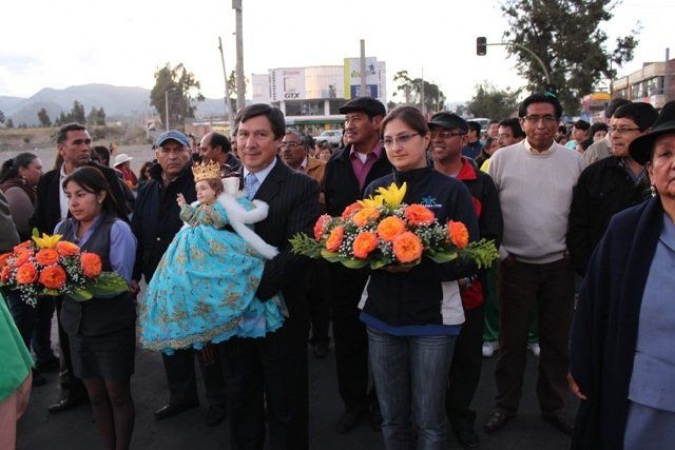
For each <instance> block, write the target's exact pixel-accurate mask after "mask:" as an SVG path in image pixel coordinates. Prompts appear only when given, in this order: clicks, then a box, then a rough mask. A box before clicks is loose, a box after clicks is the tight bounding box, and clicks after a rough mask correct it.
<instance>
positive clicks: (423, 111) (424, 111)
mask: <svg viewBox="0 0 675 450" xmlns="http://www.w3.org/2000/svg"><path fill="white" fill-rule="evenodd" d="M420 91H421V94H422V108H421V109H422V114H423V115H424V117H426V116H427V108H426V106H425V105H424V67H422V86H421V87H420Z"/></svg>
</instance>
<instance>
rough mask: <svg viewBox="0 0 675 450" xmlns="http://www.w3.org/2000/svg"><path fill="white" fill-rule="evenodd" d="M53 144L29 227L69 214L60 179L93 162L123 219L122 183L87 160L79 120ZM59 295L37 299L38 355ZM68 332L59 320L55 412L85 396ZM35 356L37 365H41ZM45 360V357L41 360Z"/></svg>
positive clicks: (48, 225) (49, 227)
mask: <svg viewBox="0 0 675 450" xmlns="http://www.w3.org/2000/svg"><path fill="white" fill-rule="evenodd" d="M56 144H57V146H58V155H57V158H56V164H55V168H54V170H50V171H49V172H47V173H45V174H44V175H43V176H42V177H41V178H40V181H39V183H38V186H37V200H36V202H35V212H34V214H33V217H32V218H31V219H30V225H31V228H37V230H38V231H39V232H40V233H47V234H53V233H54V229H55V228H56V224H57V223H59V222H60V221H61V220H63V219H65V218H66V217H68V216H69V212H68V199H67V198H66V194H65V193H64V192H63V188H62V186H61V183H62V182H63V180H64V179H65V178H66V176H68V175H70V174H71V173H72V172H73V171H74V170H75V169H77V168H78V167H82V166H85V165H93V166H94V167H96V168H97V169H98V170H100V171H101V172H102V173H103V176H104V177H105V179H106V181H107V182H108V185H109V186H110V191H111V192H112V194H113V196H114V197H115V203H116V206H117V211H116V212H117V215H118V216H119V217H120V218H121V219H124V220H128V219H127V214H128V213H129V211H128V210H127V207H126V201H125V198H124V191H123V189H122V184H121V182H120V180H119V178H117V175H115V171H114V170H113V169H111V168H109V167H104V166H102V165H100V164H97V163H95V162H92V160H91V136H90V135H89V132H88V131H87V129H86V128H85V127H84V126H83V125H80V124H79V123H69V124H66V125H64V126H62V127H61V128H60V129H59V132H58V133H57V135H56ZM61 301H62V299H61V298H56V299H53V298H52V297H47V298H45V299H43V300H42V301H40V302H38V306H37V309H38V311H37V315H38V319H37V320H38V323H37V324H36V328H35V331H34V335H33V346H34V350H35V353H36V354H38V355H47V358H49V356H51V342H50V334H51V323H52V316H53V314H54V308H56V311H57V317H58V312H59V311H60V310H61ZM69 342H70V341H69V339H68V334H67V333H66V332H65V331H64V330H63V328H62V327H61V324H60V322H59V347H60V349H61V361H60V363H61V374H60V377H59V378H60V382H61V386H62V387H64V388H65V389H64V390H63V391H62V393H61V399H60V400H59V401H58V402H57V403H55V404H53V405H51V406H50V407H49V412H51V413H57V412H61V411H66V410H68V409H71V408H73V407H74V406H77V405H79V404H82V403H84V402H85V401H86V400H87V393H86V391H85V389H84V385H83V384H82V380H80V379H79V378H75V377H74V376H73V375H72V374H73V366H72V362H71V359H70V344H69ZM42 363H43V361H40V357H38V368H39V366H40V365H42ZM44 363H45V364H47V365H48V364H49V360H47V361H44Z"/></svg>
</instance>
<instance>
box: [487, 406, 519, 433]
mask: <svg viewBox="0 0 675 450" xmlns="http://www.w3.org/2000/svg"><path fill="white" fill-rule="evenodd" d="M513 417H514V416H510V415H508V414H506V413H505V412H502V411H495V412H493V413H492V415H491V416H490V418H489V419H488V421H487V423H486V424H485V427H483V429H484V430H485V432H486V433H494V432H495V431H499V430H501V429H502V428H504V427H505V426H506V424H507V423H508V421H509V420H511V419H513Z"/></svg>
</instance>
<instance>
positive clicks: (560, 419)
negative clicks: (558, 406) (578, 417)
mask: <svg viewBox="0 0 675 450" xmlns="http://www.w3.org/2000/svg"><path fill="white" fill-rule="evenodd" d="M543 417H544V420H545V421H547V422H548V423H550V424H551V425H553V426H554V427H556V428H557V429H559V430H560V431H562V432H563V433H565V434H569V435H572V433H573V432H574V425H573V424H572V421H570V419H568V418H567V416H566V415H565V414H564V413H563V412H562V411H558V412H557V413H553V414H544V415H543Z"/></svg>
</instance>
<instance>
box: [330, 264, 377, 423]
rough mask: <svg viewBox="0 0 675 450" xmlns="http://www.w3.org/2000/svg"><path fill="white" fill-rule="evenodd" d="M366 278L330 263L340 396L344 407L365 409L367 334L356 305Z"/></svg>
mask: <svg viewBox="0 0 675 450" xmlns="http://www.w3.org/2000/svg"><path fill="white" fill-rule="evenodd" d="M367 279H368V276H367V274H363V273H361V272H360V271H356V270H351V269H347V268H346V267H343V266H342V265H340V264H331V266H330V281H331V284H330V285H331V294H332V295H331V300H332V304H331V309H332V315H333V341H334V343H335V367H336V370H337V381H338V389H339V391H340V397H341V398H342V401H343V402H344V404H345V408H346V409H347V410H350V409H364V410H365V409H367V408H368V405H369V402H370V401H369V395H368V335H367V333H366V326H365V325H364V324H363V322H361V321H360V320H359V315H360V313H361V311H360V310H359V308H358V304H359V300H361V294H362V293H363V288H364V287H365V285H366V281H367ZM373 392H374V391H373ZM373 397H374V394H373Z"/></svg>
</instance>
